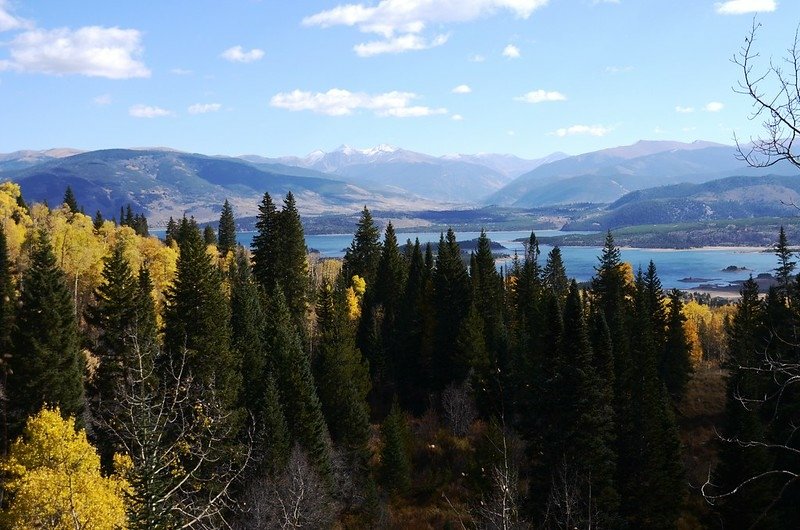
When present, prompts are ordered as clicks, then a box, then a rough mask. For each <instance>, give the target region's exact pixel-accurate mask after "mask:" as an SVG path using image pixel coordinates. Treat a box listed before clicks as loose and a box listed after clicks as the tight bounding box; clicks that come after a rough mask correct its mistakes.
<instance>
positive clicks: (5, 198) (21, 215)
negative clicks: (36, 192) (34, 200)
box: [0, 182, 33, 263]
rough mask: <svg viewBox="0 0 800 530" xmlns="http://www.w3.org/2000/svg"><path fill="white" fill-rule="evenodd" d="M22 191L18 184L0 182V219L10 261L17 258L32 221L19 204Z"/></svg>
mask: <svg viewBox="0 0 800 530" xmlns="http://www.w3.org/2000/svg"><path fill="white" fill-rule="evenodd" d="M21 195H22V192H21V190H20V187H19V184H15V183H13V182H3V183H2V184H0V219H2V228H3V231H5V233H6V245H7V247H8V257H9V260H11V262H12V263H13V262H16V261H17V260H18V259H19V256H20V252H21V249H22V245H23V243H25V238H26V235H27V233H28V230H29V229H30V227H31V225H32V224H33V221H32V220H31V217H30V215H28V212H27V211H26V210H25V209H24V208H21V207H20V206H19V203H18V200H19V198H20V197H21Z"/></svg>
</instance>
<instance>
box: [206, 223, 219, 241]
mask: <svg viewBox="0 0 800 530" xmlns="http://www.w3.org/2000/svg"><path fill="white" fill-rule="evenodd" d="M203 243H205V244H206V245H216V244H217V234H216V232H214V227H212V226H211V225H206V226H205V228H203Z"/></svg>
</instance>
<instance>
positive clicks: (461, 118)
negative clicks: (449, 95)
mask: <svg viewBox="0 0 800 530" xmlns="http://www.w3.org/2000/svg"><path fill="white" fill-rule="evenodd" d="M450 119H451V120H453V121H464V116H462V115H461V114H453V115H452V116H451V117H450Z"/></svg>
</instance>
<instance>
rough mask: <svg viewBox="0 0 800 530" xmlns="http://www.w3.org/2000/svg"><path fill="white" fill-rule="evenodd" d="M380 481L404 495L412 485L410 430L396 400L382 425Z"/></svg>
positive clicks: (392, 491) (394, 493)
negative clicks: (409, 445)
mask: <svg viewBox="0 0 800 530" xmlns="http://www.w3.org/2000/svg"><path fill="white" fill-rule="evenodd" d="M381 442H382V447H381V461H380V482H381V484H382V485H383V488H384V489H385V490H386V491H387V492H389V493H390V494H392V495H397V496H399V495H403V494H404V493H406V492H407V491H408V489H409V488H410V486H411V459H410V458H409V447H408V444H409V432H408V425H407V423H406V419H405V415H404V413H403V411H402V410H401V409H400V406H399V405H398V404H397V401H396V400H395V402H394V404H393V405H392V408H391V411H390V412H389V415H388V416H387V417H386V419H385V420H383V424H382V425H381Z"/></svg>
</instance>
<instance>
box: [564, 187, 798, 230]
mask: <svg viewBox="0 0 800 530" xmlns="http://www.w3.org/2000/svg"><path fill="white" fill-rule="evenodd" d="M794 204H800V178H799V177H798V176H797V175H794V176H784V175H768V176H763V177H753V176H734V177H726V178H723V179H717V180H712V181H709V182H705V183H703V184H690V183H684V184H676V185H670V186H662V187H658V188H651V189H646V190H639V191H635V192H632V193H629V194H627V195H625V196H623V197H622V198H620V199H619V200H617V201H615V202H613V203H612V204H610V205H609V206H608V207H607V208H605V209H604V210H602V211H600V212H598V213H594V214H591V215H589V216H587V217H584V218H582V219H579V220H577V221H574V222H572V223H569V224H568V225H567V226H566V227H565V229H567V230H607V229H616V228H621V227H626V226H639V225H663V224H676V223H690V222H700V221H716V220H724V219H749V218H759V217H794V216H796V215H797V209H796V208H795V206H794Z"/></svg>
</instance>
